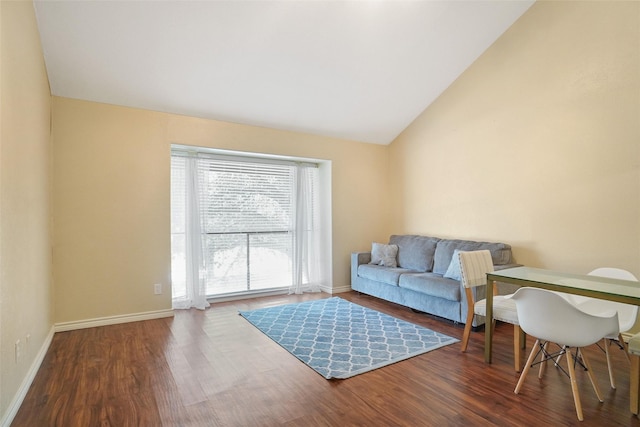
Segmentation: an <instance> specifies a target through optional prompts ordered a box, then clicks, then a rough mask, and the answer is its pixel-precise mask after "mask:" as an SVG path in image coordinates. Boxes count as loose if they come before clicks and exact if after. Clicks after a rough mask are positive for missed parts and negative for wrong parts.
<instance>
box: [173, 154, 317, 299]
mask: <svg viewBox="0 0 640 427" xmlns="http://www.w3.org/2000/svg"><path fill="white" fill-rule="evenodd" d="M318 184H319V176H318V168H317V165H316V164H310V163H300V162H298V163H296V162H291V161H276V160H273V159H260V158H251V157H242V158H239V157H232V156H223V155H219V154H217V155H214V154H209V153H197V152H188V151H183V150H174V151H172V156H171V252H172V253H171V258H172V263H171V267H172V273H171V276H172V287H173V296H174V301H175V300H176V299H178V300H179V299H190V297H189V287H190V285H189V281H190V280H192V281H196V282H199V283H200V286H201V287H202V288H203V289H204V292H205V295H206V296H208V297H212V296H214V297H215V296H225V295H233V294H239V293H253V292H259V291H267V290H275V289H291V288H292V287H294V286H300V285H302V286H303V287H304V285H309V286H310V285H313V284H314V282H318V280H317V279H316V278H314V276H317V275H318V273H317V271H316V270H317V268H316V267H314V264H315V263H314V261H313V260H312V259H310V258H309V254H310V253H313V252H317V250H318V244H319V243H318V242H319V239H318V232H319V230H320V221H319V216H318V212H319V209H318V207H319V206H318V204H319V198H318ZM301 239H302V240H301ZM315 256H316V259H317V254H316V255H315ZM301 264H302V265H301ZM316 284H318V283H316Z"/></svg>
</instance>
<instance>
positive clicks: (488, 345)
mask: <svg viewBox="0 0 640 427" xmlns="http://www.w3.org/2000/svg"><path fill="white" fill-rule="evenodd" d="M494 286H495V284H494V282H493V280H487V309H486V311H487V313H486V314H487V316H486V318H485V320H484V322H485V323H484V361H485V362H486V363H491V350H492V345H493V328H492V327H491V323H492V321H493V287H494Z"/></svg>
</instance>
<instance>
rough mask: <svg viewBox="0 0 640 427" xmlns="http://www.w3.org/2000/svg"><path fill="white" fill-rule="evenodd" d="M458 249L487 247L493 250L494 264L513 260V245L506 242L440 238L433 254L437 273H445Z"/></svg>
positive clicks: (473, 249) (481, 248)
mask: <svg viewBox="0 0 640 427" xmlns="http://www.w3.org/2000/svg"><path fill="white" fill-rule="evenodd" d="M456 249H458V250H460V251H479V250H483V249H486V250H488V251H489V252H491V259H492V260H493V265H504V264H509V263H510V262H511V246H509V245H507V244H505V243H490V242H474V241H471V240H440V241H439V242H438V244H437V246H436V251H435V254H434V256H433V272H434V273H437V274H445V273H446V272H447V268H449V264H450V263H451V258H452V257H453V252H454V251H455V250H456Z"/></svg>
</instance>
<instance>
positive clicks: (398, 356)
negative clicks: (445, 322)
mask: <svg viewBox="0 0 640 427" xmlns="http://www.w3.org/2000/svg"><path fill="white" fill-rule="evenodd" d="M239 313H240V315H241V316H243V317H244V318H245V319H247V320H248V321H249V322H250V323H251V324H252V325H254V326H255V327H256V328H258V329H259V330H261V331H262V332H264V333H265V334H266V335H267V336H268V337H269V338H271V339H272V340H274V341H275V342H277V343H278V344H280V345H281V346H282V347H284V348H285V349H286V350H287V351H289V352H290V353H291V354H293V355H294V356H296V357H297V358H298V359H300V360H301V361H303V362H304V363H306V364H307V365H308V366H310V367H311V368H313V369H314V370H315V371H316V372H318V373H319V374H320V375H322V376H323V377H325V378H326V379H331V378H339V379H344V378H349V377H352V376H354V375H358V374H362V373H364V372H367V371H371V370H374V369H377V368H381V367H383V366H387V365H390V364H392V363H395V362H399V361H401V360H405V359H408V358H410V357H413V356H417V355H419V354H422V353H426V352H428V351H431V350H435V349H437V348H440V347H443V346H445V345H449V344H453V343H455V342H458V341H459V340H457V339H455V338H452V337H449V336H447V335H443V334H440V333H438V332H434V331H432V330H430V329H427V328H423V327H422V326H418V325H414V324H413V323H409V322H405V321H404V320H400V319H396V318H395V317H392V316H389V315H387V314H383V313H380V312H378V311H375V310H371V309H369V308H366V307H362V306H359V305H357V304H353V303H351V302H349V301H346V300H343V299H342V298H338V297H333V298H326V299H319V300H313V301H306V302H302V303H296V304H286V305H280V306H276V307H268V308H262V309H258V310H252V311H240V312H239Z"/></svg>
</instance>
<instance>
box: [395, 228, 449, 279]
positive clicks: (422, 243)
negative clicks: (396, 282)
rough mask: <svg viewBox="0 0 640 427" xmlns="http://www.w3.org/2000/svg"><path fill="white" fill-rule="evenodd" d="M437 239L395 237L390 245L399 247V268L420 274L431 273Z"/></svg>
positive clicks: (407, 236)
mask: <svg viewBox="0 0 640 427" xmlns="http://www.w3.org/2000/svg"><path fill="white" fill-rule="evenodd" d="M439 240H440V239H438V238H437V237H427V236H414V235H393V236H391V237H390V238H389V243H390V244H392V245H397V246H398V267H402V268H408V269H410V270H416V271H419V272H425V271H431V268H432V267H433V254H434V253H435V251H436V244H437V243H438V241H439Z"/></svg>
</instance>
